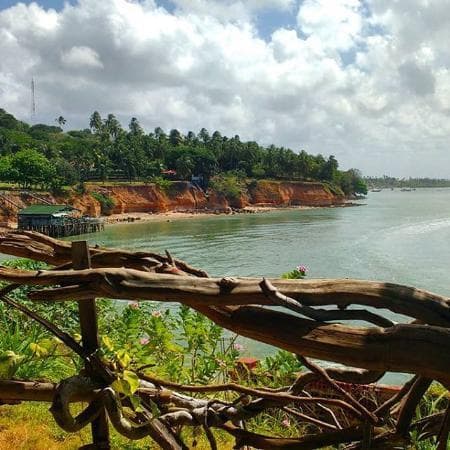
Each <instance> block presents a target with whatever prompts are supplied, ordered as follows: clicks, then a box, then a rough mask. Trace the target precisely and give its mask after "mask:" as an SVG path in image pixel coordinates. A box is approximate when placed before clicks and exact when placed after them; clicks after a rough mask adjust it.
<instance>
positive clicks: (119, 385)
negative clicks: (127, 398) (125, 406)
mask: <svg viewBox="0 0 450 450" xmlns="http://www.w3.org/2000/svg"><path fill="white" fill-rule="evenodd" d="M111 387H112V388H113V389H114V390H115V391H116V392H118V393H119V394H124V395H131V390H130V384H129V383H128V381H126V380H122V379H120V378H119V379H117V380H114V381H113V382H112V383H111Z"/></svg>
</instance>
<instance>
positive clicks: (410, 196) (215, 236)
mask: <svg viewBox="0 0 450 450" xmlns="http://www.w3.org/2000/svg"><path fill="white" fill-rule="evenodd" d="M361 203H364V205H362V206H359V207H353V208H322V209H310V210H280V211H273V212H267V213H261V214H254V215H243V214H241V215H234V216H211V217H206V218H199V219H186V220H174V221H170V222H169V221H163V222H153V223H152V222H148V223H134V224H124V225H114V226H110V227H107V228H106V230H105V231H104V232H101V233H97V234H91V235H86V236H84V238H86V239H88V240H89V241H90V242H91V243H96V244H100V245H103V246H110V247H121V248H127V249H130V250H148V249H151V250H154V251H158V252H163V251H164V250H165V249H168V250H169V251H170V252H171V253H172V254H173V255H174V256H176V257H178V258H181V259H184V260H186V261H188V262H189V263H191V264H192V265H194V266H197V267H201V268H203V269H205V270H207V271H208V272H209V273H210V274H211V275H216V276H222V275H240V276H254V275H265V276H273V277H277V276H279V275H280V274H281V273H283V272H286V271H288V270H292V269H293V268H294V267H295V266H297V265H299V264H305V265H306V266H308V267H309V274H308V276H309V277H312V278H335V277H336V278H360V279H370V280H380V281H391V282H395V283H401V284H408V285H412V286H415V287H420V288H424V289H428V290H431V291H433V292H436V293H439V294H443V295H448V296H450V282H449V273H448V270H449V267H450V252H449V246H448V243H449V242H450V189H418V190H416V191H412V192H401V191H399V190H395V191H390V190H385V191H382V192H379V193H369V196H368V198H367V199H365V200H364V201H362V202H361ZM77 239H79V237H78V238H77ZM245 343H246V346H247V349H248V350H247V352H248V353H251V354H252V355H255V356H263V355H265V354H267V353H270V352H272V351H273V350H272V349H271V348H270V347H268V346H266V345H263V344H260V343H255V342H251V341H248V340H246V341H245ZM389 381H391V382H393V381H400V379H399V378H398V377H394V378H392V377H390V379H389Z"/></svg>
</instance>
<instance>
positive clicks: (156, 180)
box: [150, 176, 172, 193]
mask: <svg viewBox="0 0 450 450" xmlns="http://www.w3.org/2000/svg"><path fill="white" fill-rule="evenodd" d="M150 182H151V183H153V184H155V185H156V186H157V187H158V188H159V189H161V191H163V192H165V193H168V192H169V189H170V187H171V186H172V182H171V181H170V180H166V179H165V178H163V177H159V176H158V177H151V178H150Z"/></svg>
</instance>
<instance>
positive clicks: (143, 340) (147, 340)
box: [139, 337, 150, 345]
mask: <svg viewBox="0 0 450 450" xmlns="http://www.w3.org/2000/svg"><path fill="white" fill-rule="evenodd" d="M149 342H150V339H149V338H146V337H144V338H141V339H139V343H140V344H141V345H147V344H148V343H149Z"/></svg>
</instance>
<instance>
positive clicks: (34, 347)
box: [30, 342, 48, 358]
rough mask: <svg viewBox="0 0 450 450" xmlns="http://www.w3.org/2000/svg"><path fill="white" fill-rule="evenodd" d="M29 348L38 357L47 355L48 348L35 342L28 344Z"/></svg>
mask: <svg viewBox="0 0 450 450" xmlns="http://www.w3.org/2000/svg"><path fill="white" fill-rule="evenodd" d="M30 350H31V351H32V352H33V354H34V355H36V356H37V357H38V358H40V357H42V356H47V355H48V350H47V349H46V348H45V347H42V345H39V344H36V343H35V342H32V343H31V344H30Z"/></svg>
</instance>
